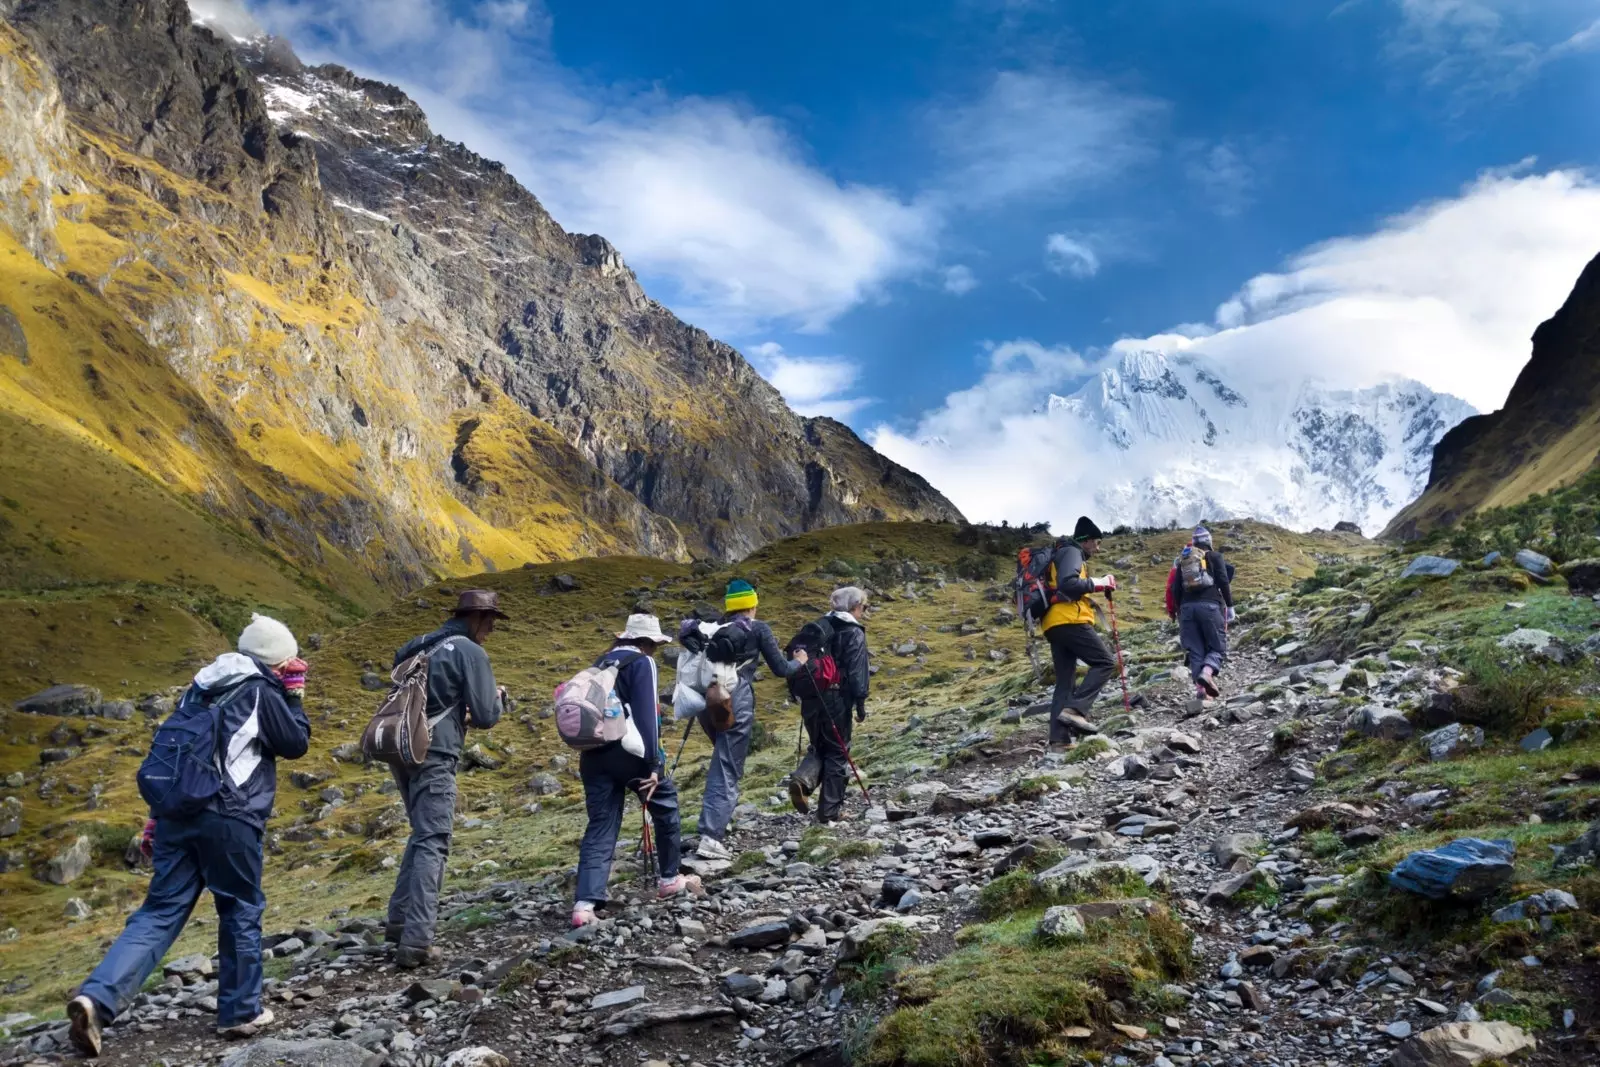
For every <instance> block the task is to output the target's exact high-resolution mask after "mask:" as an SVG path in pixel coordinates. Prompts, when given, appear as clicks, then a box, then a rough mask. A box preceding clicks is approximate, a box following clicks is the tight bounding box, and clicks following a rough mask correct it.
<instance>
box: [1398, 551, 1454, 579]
mask: <svg viewBox="0 0 1600 1067" xmlns="http://www.w3.org/2000/svg"><path fill="white" fill-rule="evenodd" d="M1459 566H1461V564H1460V563H1458V562H1457V561H1456V560H1453V559H1446V558H1445V557H1443V556H1418V557H1417V558H1416V559H1414V560H1412V561H1411V562H1410V563H1409V564H1407V565H1406V569H1405V570H1403V571H1401V572H1400V577H1402V578H1448V577H1450V576H1451V575H1452V574H1454V573H1455V572H1456V568H1457V567H1459Z"/></svg>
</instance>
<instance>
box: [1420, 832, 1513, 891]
mask: <svg viewBox="0 0 1600 1067" xmlns="http://www.w3.org/2000/svg"><path fill="white" fill-rule="evenodd" d="M1516 855H1517V846H1516V845H1514V844H1512V843H1511V842H1510V841H1485V840H1483V839H1482V838H1481V837H1463V838H1459V839H1457V840H1455V841H1452V842H1450V843H1449V844H1448V845H1441V846H1439V847H1438V848H1430V849H1424V850H1423V851H1421V852H1413V853H1411V855H1409V856H1407V857H1406V858H1405V859H1403V860H1401V861H1400V863H1399V864H1398V865H1397V866H1396V867H1395V869H1394V870H1393V871H1391V872H1390V874H1389V884H1390V885H1392V886H1394V887H1395V888H1396V889H1404V890H1405V891H1406V892H1408V893H1416V894H1417V895H1418V896H1424V897H1427V898H1429V899H1430V900H1446V899H1450V898H1454V899H1457V900H1474V899H1476V898H1478V897H1484V896H1488V895H1489V894H1490V893H1491V892H1493V891H1494V890H1495V889H1496V888H1497V887H1499V886H1501V885H1503V884H1504V883H1506V882H1508V881H1510V880H1511V874H1512V870H1513V868H1512V861H1513V860H1514V859H1515V858H1516Z"/></svg>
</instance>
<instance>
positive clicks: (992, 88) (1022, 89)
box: [930, 69, 1167, 209]
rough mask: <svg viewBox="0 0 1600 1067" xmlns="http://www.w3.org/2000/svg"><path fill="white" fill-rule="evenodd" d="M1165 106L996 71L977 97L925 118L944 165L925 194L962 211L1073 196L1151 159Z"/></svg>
mask: <svg viewBox="0 0 1600 1067" xmlns="http://www.w3.org/2000/svg"><path fill="white" fill-rule="evenodd" d="M1166 110H1167V108H1166V105H1165V104H1163V103H1161V102H1160V101H1156V100H1151V99H1147V98H1144V97H1138V96H1133V95H1129V94H1127V93H1123V92H1121V91H1118V90H1116V89H1114V88H1112V87H1110V86H1107V85H1102V84H1099V83H1095V82H1089V81H1085V80H1082V79H1080V78H1077V77H1075V76H1073V75H1072V74H1070V73H1068V72H1066V71H1062V70H1055V69H1044V70H1033V71H1002V72H1000V73H999V74H996V75H995V77H994V80H993V81H992V82H991V83H990V84H989V86H988V89H987V90H986V91H985V92H984V94H983V95H982V96H981V97H979V98H978V99H977V100H974V101H971V102H968V103H962V104H958V105H954V106H947V107H943V108H939V109H936V110H934V111H933V112H931V113H930V121H931V123H932V126H933V130H934V134H935V139H936V143H937V144H938V146H939V148H940V150H941V151H942V153H943V154H944V156H945V158H946V160H947V161H948V162H949V165H950V167H951V173H950V175H949V177H948V178H947V179H946V180H945V181H944V183H943V185H942V188H941V190H940V191H939V192H937V193H935V194H933V195H934V197H935V198H936V199H937V200H938V201H939V202H941V203H945V204H949V205H952V206H959V207H961V208H963V209H970V208H982V207H987V206H993V205H995V204H998V203H1001V202H1003V201H1006V200H1011V199H1014V198H1018V197H1063V196H1069V195H1072V194H1073V193H1076V192H1080V191H1081V190H1082V189H1083V188H1085V187H1087V186H1090V185H1093V184H1096V183H1099V182H1103V181H1105V180H1106V179H1107V178H1109V177H1112V176H1114V175H1116V174H1118V173H1121V172H1122V171H1124V170H1126V169H1127V168H1128V167H1131V166H1134V165H1136V164H1138V163H1142V162H1144V161H1146V160H1148V159H1149V158H1151V156H1152V155H1153V152H1154V149H1153V147H1152V144H1151V140H1152V136H1153V132H1154V130H1153V128H1154V127H1155V126H1156V125H1157V124H1158V123H1159V122H1160V120H1161V119H1162V118H1163V117H1164V116H1165V114H1166Z"/></svg>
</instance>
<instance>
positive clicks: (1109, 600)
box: [1106, 589, 1133, 716]
mask: <svg viewBox="0 0 1600 1067" xmlns="http://www.w3.org/2000/svg"><path fill="white" fill-rule="evenodd" d="M1106 607H1108V608H1110V609H1111V645H1112V647H1113V648H1115V649H1116V650H1117V673H1118V674H1119V675H1121V676H1122V710H1123V711H1125V712H1127V713H1128V714H1129V715H1130V716H1131V715H1132V714H1133V698H1132V697H1130V696H1128V668H1127V665H1126V664H1124V663H1123V662H1122V637H1121V635H1120V634H1118V633H1117V599H1116V597H1114V596H1112V595H1111V590H1109V589H1107V590H1106Z"/></svg>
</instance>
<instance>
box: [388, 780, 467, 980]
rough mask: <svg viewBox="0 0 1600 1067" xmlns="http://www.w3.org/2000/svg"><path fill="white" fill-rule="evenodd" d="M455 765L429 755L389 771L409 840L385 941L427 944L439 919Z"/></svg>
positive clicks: (453, 806)
mask: <svg viewBox="0 0 1600 1067" xmlns="http://www.w3.org/2000/svg"><path fill="white" fill-rule="evenodd" d="M456 763H457V758H456V757H455V756H444V755H436V754H434V753H429V754H428V758H427V760H426V761H425V762H424V763H423V764H422V766H420V767H418V768H416V769H415V770H408V769H406V768H402V767H393V768H391V769H392V771H393V772H394V781H395V784H396V785H398V786H399V787H400V799H401V800H403V801H404V802H405V805H406V818H408V819H409V820H411V840H409V841H407V842H406V852H405V856H404V857H402V858H401V860H400V874H399V876H398V877H397V878H396V879H395V882H394V893H393V895H391V896H390V897H389V918H388V921H387V922H386V923H385V927H386V933H387V934H388V937H389V939H390V940H392V941H398V942H399V943H400V944H402V945H406V946H409V947H412V948H427V947H428V946H429V945H432V944H433V928H434V925H435V923H437V922H438V919H439V893H440V891H441V890H442V889H443V888H444V867H445V861H446V860H448V859H449V858H450V833H451V830H452V829H453V828H454V825H455V815H456Z"/></svg>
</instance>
